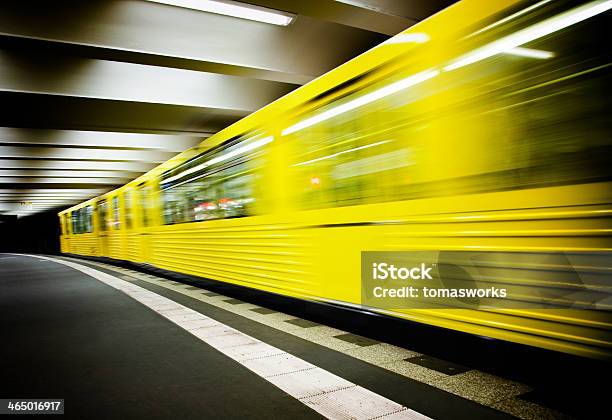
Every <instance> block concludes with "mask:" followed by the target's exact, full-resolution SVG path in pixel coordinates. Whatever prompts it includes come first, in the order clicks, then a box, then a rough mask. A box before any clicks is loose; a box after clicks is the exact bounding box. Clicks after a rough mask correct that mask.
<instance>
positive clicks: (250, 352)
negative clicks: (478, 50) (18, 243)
mask: <svg viewBox="0 0 612 420" xmlns="http://www.w3.org/2000/svg"><path fill="white" fill-rule="evenodd" d="M25 256H28V257H33V258H40V259H43V260H48V261H53V262H55V263H57V264H63V265H66V266H68V267H71V268H73V269H75V270H78V271H80V272H82V273H84V274H87V275H88V276H91V277H93V278H95V279H96V280H99V281H101V282H103V283H105V284H107V285H109V286H111V287H113V288H115V289H117V290H120V291H122V292H123V293H125V294H127V295H128V296H130V297H131V298H133V299H135V300H137V301H138V302H140V303H142V304H143V305H145V306H147V307H149V308H151V309H152V310H153V311H155V312H157V313H159V314H160V315H162V316H164V317H165V318H167V319H168V320H170V321H172V322H173V323H174V324H176V325H178V326H179V327H181V328H183V329H185V330H186V331H188V332H190V333H191V334H193V335H194V336H195V337H197V338H199V339H200V340H202V341H203V342H205V343H206V344H208V345H210V346H211V347H214V348H215V349H216V350H218V351H220V352H221V353H223V354H225V355H226V356H228V357H230V358H232V359H234V360H235V361H236V362H238V363H240V364H241V365H243V366H245V367H246V368H248V369H249V370H251V371H252V372H253V373H255V374H257V375H259V376H260V377H262V378H264V379H266V380H267V381H268V382H270V383H272V384H274V385H275V386H277V387H278V388H280V389H281V390H283V391H284V392H286V393H287V394H289V395H291V396H292V397H294V398H296V399H297V400H299V401H300V402H302V403H303V404H305V405H306V406H308V407H310V408H312V409H313V410H315V411H316V412H318V413H319V414H321V415H323V416H325V417H327V418H330V419H373V418H385V419H387V418H393V419H415V420H416V419H418V420H425V419H429V417H427V416H425V415H423V414H421V413H418V412H416V411H414V410H411V409H409V408H407V407H404V406H402V405H401V404H398V403H396V402H394V401H391V400H389V399H388V398H385V397H383V396H382V395H379V394H376V393H374V392H372V391H369V390H367V389H365V388H363V387H361V386H358V385H355V384H354V383H352V382H349V381H347V380H345V379H343V378H341V377H339V376H337V375H334V374H333V373H331V372H328V371H326V370H324V369H321V368H319V367H317V366H315V365H313V364H311V363H309V362H307V361H305V360H302V359H300V358H299V357H296V356H293V355H292V354H289V353H287V352H285V351H283V350H280V349H278V348H276V347H274V346H271V345H269V344H266V343H264V342H262V341H260V340H257V339H255V338H253V337H251V336H249V335H247V334H244V333H242V332H240V331H238V330H236V329H234V328H231V327H229V326H227V325H225V324H223V323H221V322H218V321H216V320H214V319H212V318H209V317H207V316H205V315H202V314H201V313H199V312H197V311H194V310H192V309H189V308H187V307H185V306H183V305H181V304H178V303H176V302H174V301H173V300H171V299H168V298H166V297H164V296H161V295H158V294H157V293H154V292H151V291H149V290H147V289H144V288H142V287H140V286H137V285H135V284H133V283H131V282H129V281H126V280H122V279H120V278H118V277H115V276H113V275H110V274H107V273H104V272H102V271H99V270H96V269H93V268H90V267H87V266H84V265H81V264H77V263H74V262H70V261H64V260H60V259H56V258H49V257H41V256H37V255H25Z"/></svg>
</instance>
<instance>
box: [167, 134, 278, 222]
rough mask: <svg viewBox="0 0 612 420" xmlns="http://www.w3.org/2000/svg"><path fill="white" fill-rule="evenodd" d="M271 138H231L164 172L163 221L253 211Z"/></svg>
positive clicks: (194, 219) (220, 216) (251, 212)
mask: <svg viewBox="0 0 612 420" xmlns="http://www.w3.org/2000/svg"><path fill="white" fill-rule="evenodd" d="M271 141H272V137H263V136H245V137H241V138H237V139H233V140H231V141H229V142H226V143H225V144H223V145H221V146H218V147H216V148H214V149H212V150H209V151H207V152H205V153H203V154H202V155H200V156H198V157H196V158H195V159H192V160H190V161H188V162H186V163H185V164H183V165H180V166H179V167H177V168H175V169H173V170H171V171H168V172H166V173H165V174H164V175H163V177H162V180H161V192H162V199H163V216H164V223H165V224H173V223H185V222H193V221H204V220H212V219H223V218H231V217H244V216H250V215H253V214H254V213H255V209H254V204H255V196H256V195H257V194H256V193H255V188H256V183H257V177H258V174H259V169H260V168H261V167H262V159H263V155H264V153H265V147H264V146H265V145H266V144H267V143H269V142H271Z"/></svg>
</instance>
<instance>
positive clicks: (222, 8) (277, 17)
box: [148, 0, 295, 26]
mask: <svg viewBox="0 0 612 420" xmlns="http://www.w3.org/2000/svg"><path fill="white" fill-rule="evenodd" d="M148 1H150V2H153V3H161V4H168V5H171V6H178V7H184V8H185V9H192V10H199V11H202V12H208V13H216V14H218V15H225V16H232V17H236V18H240V19H247V20H254V21H257V22H263V23H270V24H272V25H280V26H287V25H289V24H290V23H291V22H292V21H293V19H294V18H295V15H292V14H290V13H285V12H281V11H279V10H274V9H268V8H265V7H260V6H253V5H250V4H245V3H240V2H237V1H231V0H148Z"/></svg>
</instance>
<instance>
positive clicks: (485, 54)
mask: <svg viewBox="0 0 612 420" xmlns="http://www.w3.org/2000/svg"><path fill="white" fill-rule="evenodd" d="M610 8H612V0H599V1H594V2H591V3H588V4H585V5H584V6H580V7H576V8H574V9H572V10H569V11H567V12H565V13H561V14H560V15H557V16H555V17H552V18H550V19H546V20H544V21H542V22H540V23H537V24H535V25H532V26H530V27H528V28H525V29H523V30H521V31H518V32H515V33H513V34H512V35H509V36H506V37H504V38H501V39H499V40H497V41H494V42H492V43H490V44H488V45H485V46H484V47H481V48H477V49H476V50H474V51H472V52H470V53H468V54H465V55H463V56H461V57H459V58H458V59H457V60H455V61H453V62H452V63H451V64H449V65H447V66H446V67H444V70H446V71H450V70H455V69H458V68H460V67H464V66H467V65H469V64H472V63H476V62H477V61H481V60H484V59H486V58H489V57H492V56H494V55H497V54H500V53H505V52H508V51H509V50H512V49H513V48H516V47H518V46H520V45H523V44H526V43H528V42H531V41H534V40H536V39H538V38H542V37H544V36H546V35H550V34H552V33H553V32H557V31H560V30H561V29H564V28H567V27H568V26H571V25H574V24H576V23H578V22H582V21H583V20H586V19H588V18H590V17H593V16H595V15H598V14H600V13H603V12H605V11H607V10H610Z"/></svg>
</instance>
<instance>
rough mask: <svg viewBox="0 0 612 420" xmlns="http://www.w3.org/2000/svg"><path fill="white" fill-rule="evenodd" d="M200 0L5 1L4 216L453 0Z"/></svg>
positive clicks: (120, 164)
mask: <svg viewBox="0 0 612 420" xmlns="http://www.w3.org/2000/svg"><path fill="white" fill-rule="evenodd" d="M199 1H202V2H206V3H209V4H211V3H213V6H214V3H219V2H215V1H210V0H184V1H168V2H165V1H162V0H159V1H144V0H133V1H130V0H123V1H109V0H104V1H88V2H82V1H62V2H35V1H27V0H25V1H24V0H21V1H10V0H9V1H3V2H2V3H1V4H0V103H1V104H2V112H0V216H1V215H4V216H6V215H13V216H14V215H18V216H25V215H29V214H32V213H37V212H41V211H47V210H51V209H56V208H57V209H59V208H65V207H68V206H70V205H73V204H75V203H78V202H80V201H83V200H85V199H88V198H91V197H93V196H96V195H98V194H101V193H103V192H106V191H109V190H111V189H113V188H116V187H117V186H119V185H122V184H125V183H126V182H128V181H129V180H131V179H134V178H136V177H137V176H139V175H140V174H142V173H144V172H146V171H148V170H149V169H151V168H153V167H154V166H156V165H157V164H159V163H161V162H163V161H165V160H167V159H168V158H170V157H172V156H173V155H175V154H176V153H178V152H181V151H183V150H185V149H187V148H189V147H192V146H194V145H196V144H198V143H199V142H201V141H202V140H203V139H204V138H206V137H209V136H211V135H212V134H214V133H215V132H217V131H219V130H221V129H223V128H224V127H226V126H228V125H230V124H231V123H233V122H235V121H237V120H239V119H240V118H242V117H244V116H246V115H248V114H249V113H251V112H253V111H255V110H257V109H259V108H261V107H262V106H264V105H266V104H267V103H269V102H271V101H273V100H274V99H276V98H278V97H280V96H282V95H284V94H286V93H288V92H290V91H291V90H293V89H295V88H297V87H299V86H300V85H302V84H305V83H307V82H309V81H310V80H312V79H314V78H315V77H317V76H319V75H321V74H323V73H325V72H326V71H328V70H331V69H332V68H334V67H336V66H338V65H340V64H341V63H343V62H345V61H347V60H349V59H351V58H353V57H355V56H357V55H358V54H360V53H362V52H364V51H366V50H367V49H369V48H371V47H373V46H375V45H377V44H379V43H380V42H382V41H384V40H385V39H387V38H388V37H390V36H392V35H395V34H396V33H398V32H400V31H402V30H404V29H406V28H407V27H410V26H412V25H414V24H415V23H417V22H418V21H420V20H423V19H425V18H426V17H428V16H430V15H431V14H433V13H435V12H437V11H439V10H441V9H443V8H444V7H446V6H448V5H449V4H450V3H452V2H453V1H449V0H303V1H298V0H292V1H289V0H252V1H249V2H248V3H246V2H242V3H237V2H221V3H222V6H226V5H227V4H230V5H233V6H236V5H237V6H244V5H248V6H249V7H250V6H251V5H255V6H256V7H260V8H266V9H258V10H260V11H261V10H264V11H266V10H267V9H270V10H268V11H270V12H274V11H283V12H286V13H285V15H287V16H289V17H290V18H292V19H291V20H292V21H291V23H290V24H288V25H286V26H282V25H276V24H270V23H262V22H259V21H254V20H248V19H244V18H239V17H233V16H227V15H223V14H219V13H211V12H206V11H202V10H195V9H194V8H193V7H196V8H198V7H199V5H200V4H201V3H200V4H199V3H198V2H199ZM167 3H175V4H174V5H171V4H167ZM177 4H178V5H177ZM0 219H1V217H0Z"/></svg>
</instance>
